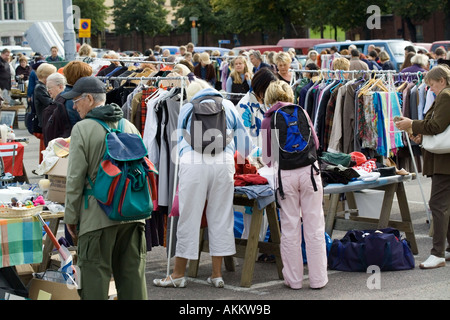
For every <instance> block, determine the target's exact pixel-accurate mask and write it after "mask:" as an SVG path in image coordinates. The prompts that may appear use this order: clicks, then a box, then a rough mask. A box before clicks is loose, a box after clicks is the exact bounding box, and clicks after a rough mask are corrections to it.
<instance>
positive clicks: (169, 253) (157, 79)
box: [98, 76, 188, 276]
mask: <svg viewBox="0 0 450 320" xmlns="http://www.w3.org/2000/svg"><path fill="white" fill-rule="evenodd" d="M98 78H99V79H106V80H156V81H159V80H181V81H180V82H181V98H180V110H181V108H182V107H183V100H184V98H183V95H184V89H185V88H184V80H188V77H185V76H179V77H120V76H119V77H98ZM180 110H179V111H180ZM174 156H175V159H173V161H174V164H175V170H174V172H175V174H174V184H173V190H172V197H173V198H172V203H173V201H174V199H175V194H176V191H177V180H178V152H174ZM173 227H174V219H173V217H172V219H170V232H171V233H172V232H173ZM172 238H173V235H172V234H171V235H170V236H169V245H168V251H167V252H168V254H167V276H168V275H169V272H170V259H171V253H172V245H173V244H172Z"/></svg>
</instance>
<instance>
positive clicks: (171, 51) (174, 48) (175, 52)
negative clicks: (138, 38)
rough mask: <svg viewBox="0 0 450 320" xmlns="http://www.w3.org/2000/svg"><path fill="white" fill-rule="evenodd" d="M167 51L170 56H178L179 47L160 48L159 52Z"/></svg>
mask: <svg viewBox="0 0 450 320" xmlns="http://www.w3.org/2000/svg"><path fill="white" fill-rule="evenodd" d="M166 49H168V50H169V51H170V54H171V55H175V54H180V46H161V52H164V50H166Z"/></svg>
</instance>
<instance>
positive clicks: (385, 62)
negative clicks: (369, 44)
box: [379, 51, 396, 70]
mask: <svg viewBox="0 0 450 320" xmlns="http://www.w3.org/2000/svg"><path fill="white" fill-rule="evenodd" d="M379 57H380V62H381V69H382V70H396V69H395V65H394V63H393V62H392V61H391V59H390V57H389V54H388V53H387V52H386V51H381V52H380V54H379Z"/></svg>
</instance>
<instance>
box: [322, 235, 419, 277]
mask: <svg viewBox="0 0 450 320" xmlns="http://www.w3.org/2000/svg"><path fill="white" fill-rule="evenodd" d="M328 265H329V267H330V269H333V270H339V271H359V272H366V270H367V268H368V267H369V266H372V265H376V266H378V267H379V268H380V270H381V271H396V270H408V269H413V268H414V266H415V262H414V256H413V254H412V252H411V248H410V246H409V243H408V242H407V241H406V240H405V239H401V237H400V232H399V231H398V230H397V229H394V228H385V229H379V230H350V231H348V232H347V233H346V234H345V236H344V237H343V238H342V239H340V240H333V243H332V245H331V249H330V253H329V255H328Z"/></svg>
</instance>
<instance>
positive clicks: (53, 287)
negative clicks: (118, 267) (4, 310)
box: [28, 278, 117, 300]
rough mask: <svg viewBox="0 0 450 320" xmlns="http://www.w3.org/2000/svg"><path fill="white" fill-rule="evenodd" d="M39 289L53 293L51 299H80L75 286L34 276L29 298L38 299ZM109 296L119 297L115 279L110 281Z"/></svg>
mask: <svg viewBox="0 0 450 320" xmlns="http://www.w3.org/2000/svg"><path fill="white" fill-rule="evenodd" d="M39 291H44V292H46V293H48V294H51V300H80V296H79V295H78V291H77V288H76V287H75V286H72V285H67V284H63V283H58V282H52V281H47V280H41V279H36V278H33V280H31V282H30V289H29V292H28V298H29V299H31V300H37V299H38V296H39ZM108 297H109V300H116V299H117V290H116V285H115V282H114V280H113V279H111V281H110V283H109V292H108Z"/></svg>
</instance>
